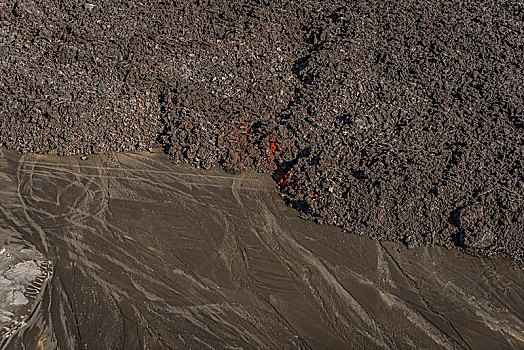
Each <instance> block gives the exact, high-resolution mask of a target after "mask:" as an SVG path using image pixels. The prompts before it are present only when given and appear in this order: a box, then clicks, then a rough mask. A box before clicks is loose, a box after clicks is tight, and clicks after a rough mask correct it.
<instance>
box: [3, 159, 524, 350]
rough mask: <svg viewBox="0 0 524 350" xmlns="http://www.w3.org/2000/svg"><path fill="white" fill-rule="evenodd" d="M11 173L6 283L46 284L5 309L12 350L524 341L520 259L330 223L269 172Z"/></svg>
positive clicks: (58, 168) (115, 165)
mask: <svg viewBox="0 0 524 350" xmlns="http://www.w3.org/2000/svg"><path fill="white" fill-rule="evenodd" d="M0 178H1V179H2V181H1V182H0V193H1V194H2V197H1V198H2V201H0V239H1V241H0V243H1V244H2V247H4V248H5V249H6V251H5V252H4V253H3V254H2V255H0V268H1V271H0V276H1V277H0V283H3V282H2V281H4V280H7V279H8V277H9V276H11V277H12V276H13V275H14V274H13V271H11V273H9V270H10V269H11V270H12V269H13V266H16V265H17V264H20V263H22V264H25V265H27V266H29V265H31V266H33V267H35V268H37V267H38V271H36V270H34V269H33V270H34V271H33V270H31V271H33V272H31V274H32V276H33V277H32V278H33V279H34V280H31V281H29V280H28V281H25V282H24V283H27V284H30V283H33V284H34V281H35V280H36V281H37V282H39V283H40V284H39V285H38V286H36V287H38V288H36V287H34V286H33V287H28V286H25V285H23V283H22V282H20V281H18V282H19V283H18V285H19V287H16V288H18V289H17V291H19V294H22V296H23V298H24V299H22V297H20V298H19V300H24V301H25V300H27V303H25V304H24V305H21V306H20V307H19V309H16V308H15V306H13V305H7V304H6V302H5V300H4V299H5V298H3V297H2V298H3V299H2V300H0V302H2V303H4V304H2V305H0V308H1V309H2V310H4V309H6V307H11V309H9V310H8V311H9V312H10V313H11V314H12V317H10V320H9V322H11V323H9V325H7V323H8V321H7V318H2V319H1V320H0V321H1V322H2V326H4V325H5V326H6V328H4V329H3V330H2V344H3V347H5V348H7V349H18V348H21V346H22V344H24V345H25V346H26V348H40V349H55V348H60V349H77V348H87V349H96V348H106V349H134V348H148V349H156V348H159V349H162V348H193V349H200V348H206V347H208V346H210V345H212V346H213V347H215V348H226V347H230V348H231V347H235V348H240V347H241V348H245V349H250V348H258V349H264V348H276V347H278V348H303V349H307V348H312V349H322V348H330V349H336V348H340V349H343V348H347V347H348V345H349V346H351V347H352V348H366V349H367V348H384V349H395V348H402V349H407V348H425V349H439V348H444V349H457V348H464V349H476V348H492V349H495V348H496V349H505V348H508V349H512V348H513V349H517V348H521V347H522V346H523V345H524V342H523V341H524V322H523V320H522V315H523V314H524V304H523V300H522V295H523V294H524V291H523V285H524V274H523V270H522V268H521V267H520V266H519V265H518V264H517V263H516V262H514V261H511V260H506V259H505V258H503V257H495V258H477V257H472V256H468V255H465V254H463V253H462V252H460V251H459V250H456V249H452V250H448V249H445V248H441V247H436V246H427V247H419V248H416V249H413V250H409V249H407V248H404V247H400V246H398V245H397V244H394V243H391V242H379V241H373V240H371V239H369V238H366V237H360V236H357V235H354V234H351V233H347V232H342V231H341V230H339V229H337V228H334V227H331V226H327V225H317V224H315V223H313V222H311V221H306V220H303V219H300V218H299V217H298V216H297V214H296V212H295V211H294V210H293V209H291V208H289V207H287V206H286V205H285V204H284V203H283V201H282V199H281V198H280V197H279V195H278V191H277V189H276V188H275V184H274V182H273V181H272V179H271V178H270V177H269V176H268V175H263V174H257V173H255V172H253V171H246V172H244V173H242V174H240V175H234V176H233V175H230V174H227V173H225V172H224V171H222V170H220V169H212V170H206V171H203V170H196V169H193V168H190V167H189V166H184V165H173V164H172V162H171V161H169V160H168V159H167V157H166V156H165V155H164V154H162V153H152V154H149V153H133V154H113V155H112V156H108V157H106V156H90V157H88V159H87V160H81V159H80V158H78V157H63V158H61V157H57V156H40V155H31V154H26V155H24V156H20V155H19V154H18V153H16V152H13V151H4V150H2V151H1V152H0ZM2 247H0V250H1V249H3V248H2ZM7 251H9V252H10V253H9V254H10V255H9V259H11V260H9V261H8V260H7V259H8V258H7V254H8V252H7ZM24 254H25V255H24ZM25 265H24V266H25ZM18 268H19V269H20V266H19V267H18ZM50 269H52V271H50ZM36 272H38V274H37V273H36ZM44 277H45V278H44ZM9 281H11V282H12V279H11V280H9ZM4 282H5V281H4ZM11 282H9V283H11ZM44 282H45V283H44ZM11 286H12V287H13V286H14V282H12V283H11ZM13 288H15V287H13ZM28 288H29V290H30V291H32V292H31V293H32V294H31V293H29V292H28ZM2 291H4V289H2ZM17 295H18V294H17ZM10 300H11V301H13V299H10ZM28 308H29V309H31V311H30V313H27V310H26V309H28ZM22 309H23V310H22ZM15 315H16V317H18V318H16V317H15ZM22 316H26V318H25V319H22V318H21V317H22ZM14 318H16V319H14ZM4 321H5V322H4ZM15 321H16V322H19V323H18V327H15V328H13V322H15ZM22 321H23V323H20V322H22Z"/></svg>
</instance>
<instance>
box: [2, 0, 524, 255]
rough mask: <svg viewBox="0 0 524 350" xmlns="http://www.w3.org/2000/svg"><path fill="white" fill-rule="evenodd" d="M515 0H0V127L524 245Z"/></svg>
mask: <svg viewBox="0 0 524 350" xmlns="http://www.w3.org/2000/svg"><path fill="white" fill-rule="evenodd" d="M523 62H524V4H523V3H518V2H515V1H488V2H486V1H478V0H476V1H454V2H449V1H424V2H420V1H415V0H400V1H380V2H376V1H306V0H304V1H284V0H275V1H267V2H265V1H234V2H231V1H225V0H218V1H184V2H180V3H176V4H175V3H168V2H163V1H153V2H139V1H134V2H127V1H100V2H97V3H96V4H95V3H94V2H93V3H90V2H85V1H67V2H61V3H57V2H54V1H41V2H34V1H17V2H15V3H14V4H13V3H11V2H9V3H6V2H4V3H0V92H1V94H0V144H1V145H2V146H3V147H7V148H10V149H17V150H19V151H21V152H36V153H53V152H56V153H58V154H60V155H71V154H93V153H95V154H99V153H108V152H112V151H119V152H121V151H143V150H148V149H151V148H152V147H157V146H161V147H163V148H164V150H165V151H166V152H167V153H168V154H169V156H170V157H171V158H172V159H173V160H175V161H176V162H187V163H191V164H193V165H195V166H198V167H202V168H210V167H214V166H222V167H225V168H226V169H228V170H229V171H231V172H239V171H242V170H243V169H245V168H247V167H254V168H256V169H257V170H259V171H262V172H269V173H271V174H272V175H273V177H274V179H275V181H276V182H277V183H278V184H279V188H280V190H281V193H282V195H283V196H284V197H285V198H286V200H287V201H288V203H289V204H290V205H291V206H293V207H294V208H296V209H298V210H299V212H300V213H301V215H302V216H304V217H308V218H312V219H314V220H316V221H318V222H320V223H328V224H333V225H337V226H339V227H342V228H344V229H346V230H347V231H349V232H352V233H357V234H362V235H367V236H371V237H373V238H377V239H382V238H385V239H390V240H397V241H402V242H404V243H405V244H407V245H408V246H416V245H419V244H431V243H435V244H439V245H444V246H448V247H452V246H459V247H463V248H465V249H466V250H468V251H471V252H476V253H480V254H483V255H493V254H500V253H503V254H505V255H507V256H509V257H511V258H513V259H516V260H518V261H522V260H523V259H524V204H523V196H524V191H523V187H524V170H523V164H522V163H523V160H524V130H523V129H524V103H523V98H524V74H523V68H524V67H523Z"/></svg>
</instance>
